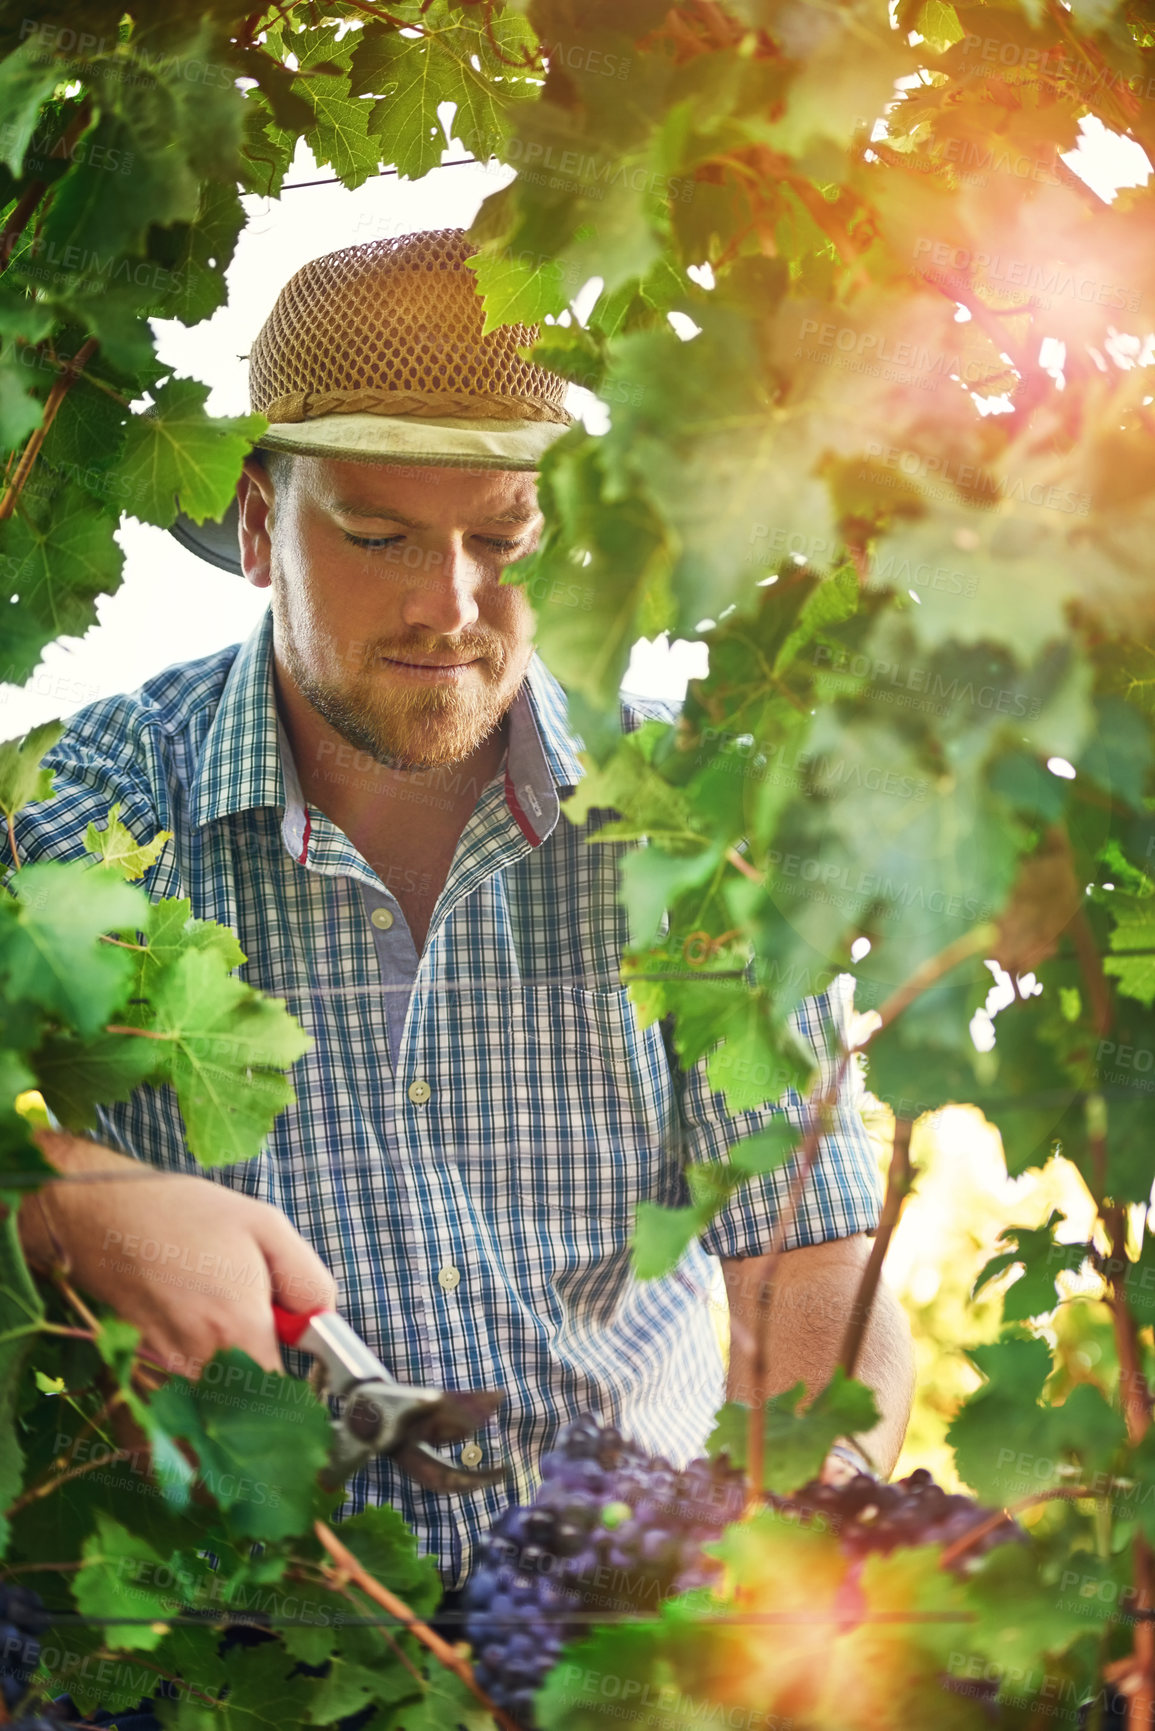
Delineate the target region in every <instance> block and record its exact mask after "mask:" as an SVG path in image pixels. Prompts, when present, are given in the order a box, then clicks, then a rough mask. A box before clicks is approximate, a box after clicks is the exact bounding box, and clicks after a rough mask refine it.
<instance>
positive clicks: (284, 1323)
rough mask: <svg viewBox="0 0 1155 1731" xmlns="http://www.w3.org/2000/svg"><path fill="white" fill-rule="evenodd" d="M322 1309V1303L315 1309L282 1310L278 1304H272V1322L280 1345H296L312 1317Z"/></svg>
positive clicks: (318, 1314) (319, 1313)
mask: <svg viewBox="0 0 1155 1731" xmlns="http://www.w3.org/2000/svg"><path fill="white" fill-rule="evenodd" d="M323 1309H324V1306H323V1305H318V1306H317V1308H316V1310H282V1308H281V1306H280V1305H279V1304H274V1306H273V1323H274V1326H275V1327H276V1330H277V1339H278V1340H279V1341H280V1343H281V1345H282V1346H296V1344H297V1342H298V1341H299V1340H300V1338H301V1336H302V1335H303V1334H304V1332H305V1330H306V1329H307V1328H308V1326H309V1324H310V1323H311V1322H312V1320H313V1318H314V1317H315V1316H320V1315H321V1313H322V1311H323Z"/></svg>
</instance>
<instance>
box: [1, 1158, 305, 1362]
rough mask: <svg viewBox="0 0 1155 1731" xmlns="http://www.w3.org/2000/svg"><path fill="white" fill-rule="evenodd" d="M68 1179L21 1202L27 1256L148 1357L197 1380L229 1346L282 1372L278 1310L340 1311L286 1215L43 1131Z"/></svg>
mask: <svg viewBox="0 0 1155 1731" xmlns="http://www.w3.org/2000/svg"><path fill="white" fill-rule="evenodd" d="M36 1141H37V1143H38V1144H39V1146H40V1148H41V1150H42V1151H43V1153H44V1156H45V1158H46V1159H47V1160H48V1161H49V1162H50V1164H51V1165H53V1166H54V1167H55V1168H56V1170H57V1171H58V1172H60V1173H62V1174H64V1175H65V1181H64V1182H62V1183H51V1182H50V1183H48V1184H46V1185H45V1186H44V1187H43V1189H41V1190H39V1191H37V1192H36V1193H35V1194H34V1195H32V1196H30V1197H28V1198H27V1200H26V1201H25V1202H23V1203H22V1204H21V1207H20V1212H19V1216H18V1223H19V1231H20V1238H21V1242H22V1244H23V1246H24V1253H25V1255H26V1256H27V1258H28V1260H29V1262H30V1263H31V1264H32V1266H33V1267H35V1268H40V1269H49V1268H52V1267H54V1266H59V1265H63V1266H64V1268H65V1269H66V1270H67V1272H68V1275H69V1278H70V1279H71V1280H72V1281H73V1282H74V1283H75V1284H76V1285H77V1286H79V1287H80V1288H81V1289H82V1290H83V1291H84V1292H86V1293H88V1294H89V1296H90V1297H92V1298H95V1299H99V1300H100V1301H101V1302H103V1303H104V1304H107V1305H108V1306H110V1308H111V1309H113V1310H115V1311H116V1313H117V1314H118V1315H119V1316H122V1317H124V1318H125V1320H126V1321H128V1322H132V1323H135V1325H136V1327H137V1328H139V1329H140V1331H141V1336H142V1338H141V1349H142V1351H143V1352H145V1353H146V1354H147V1355H148V1356H149V1358H151V1359H153V1360H155V1361H156V1362H158V1363H159V1364H160V1365H161V1366H163V1368H164V1369H165V1370H166V1371H170V1372H179V1373H180V1374H181V1375H183V1376H188V1377H190V1378H193V1379H194V1380H195V1378H196V1377H198V1376H199V1375H200V1373H201V1370H202V1369H203V1367H204V1365H205V1363H206V1362H207V1361H208V1360H209V1359H210V1358H211V1357H212V1356H213V1354H214V1353H215V1352H217V1351H219V1350H220V1349H221V1348H222V1347H229V1346H236V1347H240V1348H242V1349H243V1351H245V1352H247V1353H248V1354H249V1356H250V1357H251V1358H253V1359H255V1360H256V1362H257V1363H258V1364H259V1365H260V1366H261V1367H262V1368H263V1369H265V1370H281V1369H283V1365H282V1362H281V1354H280V1349H279V1347H278V1345H277V1338H276V1332H275V1329H274V1327H273V1313H272V1303H273V1299H274V1298H276V1300H277V1302H278V1303H279V1304H281V1305H283V1306H284V1308H285V1309H286V1310H316V1309H318V1308H325V1309H332V1308H333V1306H334V1303H335V1300H336V1292H337V1288H336V1283H335V1281H334V1280H333V1277H332V1275H331V1274H330V1273H329V1270H328V1269H327V1268H326V1267H325V1264H324V1263H323V1262H322V1261H321V1259H320V1257H319V1256H318V1255H317V1254H316V1252H315V1251H313V1250H312V1249H310V1247H309V1245H307V1244H306V1243H305V1241H304V1239H303V1238H302V1237H301V1236H300V1234H299V1233H298V1232H297V1230H296V1228H295V1227H293V1226H292V1225H291V1224H290V1222H289V1221H288V1219H287V1218H286V1216H285V1215H283V1214H281V1213H280V1212H279V1211H278V1210H277V1209H276V1208H271V1207H270V1206H269V1205H268V1203H265V1202H257V1201H255V1200H254V1199H253V1198H252V1197H251V1196H242V1195H239V1194H238V1193H237V1192H236V1191H234V1190H229V1189H227V1188H226V1187H225V1186H223V1185H220V1184H214V1183H212V1182H210V1180H208V1179H206V1178H195V1177H187V1176H185V1175H184V1174H183V1173H173V1172H154V1171H153V1170H152V1169H151V1168H149V1167H147V1166H144V1165H142V1163H141V1162H140V1161H139V1160H131V1159H129V1158H127V1157H126V1156H125V1155H123V1154H116V1153H114V1152H113V1151H112V1150H111V1149H110V1148H103V1147H101V1146H100V1145H99V1144H98V1143H95V1142H88V1141H85V1140H83V1139H82V1138H80V1137H77V1136H69V1135H65V1134H62V1133H58V1132H55V1131H49V1130H45V1131H41V1132H39V1133H38V1134H37V1136H36Z"/></svg>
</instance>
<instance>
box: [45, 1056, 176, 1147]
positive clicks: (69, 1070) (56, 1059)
mask: <svg viewBox="0 0 1155 1731" xmlns="http://www.w3.org/2000/svg"><path fill="white" fill-rule="evenodd" d="M163 1056H164V1055H163V1052H162V1051H161V1049H160V1047H159V1046H158V1043H157V1042H156V1041H155V1040H150V1039H146V1038H141V1037H140V1036H139V1035H134V1034H95V1035H92V1036H90V1037H89V1038H87V1039H78V1038H77V1037H76V1035H75V1034H71V1033H68V1032H66V1031H65V1032H56V1033H50V1034H48V1035H47V1036H46V1037H45V1039H44V1040H42V1042H41V1043H40V1045H39V1046H38V1047H37V1049H36V1051H35V1053H34V1054H33V1058H32V1062H33V1064H34V1065H35V1069H36V1085H37V1087H38V1088H39V1089H40V1092H41V1093H42V1094H43V1096H44V1099H45V1103H46V1104H47V1106H48V1107H49V1109H50V1110H51V1111H52V1112H54V1113H55V1115H56V1117H57V1118H59V1120H60V1122H61V1123H62V1124H63V1125H64V1127H65V1129H66V1130H91V1129H93V1128H94V1127H95V1125H96V1122H97V1119H96V1108H97V1106H107V1105H109V1104H111V1103H112V1102H113V1101H114V1100H127V1099H128V1097H129V1095H130V1094H131V1093H132V1092H133V1090H134V1089H136V1088H139V1086H140V1084H141V1083H142V1082H144V1081H147V1080H148V1078H149V1077H150V1076H152V1075H153V1074H154V1072H155V1071H156V1070H157V1068H158V1067H159V1066H160V1065H161V1063H162V1061H163Z"/></svg>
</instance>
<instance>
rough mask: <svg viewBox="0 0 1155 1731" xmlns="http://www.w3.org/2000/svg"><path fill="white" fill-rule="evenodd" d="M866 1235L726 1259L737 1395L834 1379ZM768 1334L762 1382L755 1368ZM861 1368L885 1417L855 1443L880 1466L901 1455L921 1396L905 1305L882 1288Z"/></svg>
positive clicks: (816, 1385) (811, 1387)
mask: <svg viewBox="0 0 1155 1731" xmlns="http://www.w3.org/2000/svg"><path fill="white" fill-rule="evenodd" d="M870 1242H871V1241H870V1239H869V1238H866V1237H864V1236H857V1237H854V1238H841V1239H832V1240H830V1241H829V1242H828V1243H824V1244H815V1245H810V1246H807V1247H806V1248H804V1249H801V1250H787V1251H784V1252H783V1253H782V1254H781V1255H780V1256H777V1257H764V1256H751V1257H742V1258H740V1259H738V1260H734V1261H724V1262H723V1264H722V1267H723V1271H724V1273H725V1276H726V1291H727V1295H728V1297H729V1301H730V1375H729V1386H728V1394H729V1398H730V1399H731V1400H740V1401H744V1402H745V1403H746V1404H748V1405H749V1404H752V1403H753V1402H754V1401H756V1400H758V1399H765V1398H767V1397H769V1396H770V1395H774V1394H781V1393H782V1392H783V1390H785V1389H788V1388H792V1387H793V1386H794V1385H795V1384H796V1383H798V1382H803V1383H805V1384H806V1387H807V1390H808V1393H809V1394H810V1395H814V1394H817V1393H818V1391H819V1390H820V1389H821V1388H823V1387H824V1386H825V1385H826V1383H827V1382H828V1381H829V1380H830V1376H831V1374H832V1372H833V1370H834V1367H835V1365H836V1364H837V1362H838V1358H839V1353H840V1350H841V1347H842V1340H843V1336H844V1335H845V1332H846V1326H847V1323H848V1322H849V1320H850V1317H851V1313H852V1310H853V1307H854V1302H855V1298H856V1295H857V1292H858V1286H859V1281H860V1279H861V1276H862V1268H863V1265H864V1264H865V1262H866V1259H867V1257H868V1256H869V1254H870ZM759 1336H760V1337H761V1342H762V1353H761V1367H762V1381H761V1383H760V1384H759V1383H758V1382H757V1380H756V1376H755V1367H756V1362H757V1357H758V1354H757V1343H758V1339H759ZM855 1376H856V1378H857V1380H858V1381H859V1382H864V1383H865V1384H866V1385H867V1387H868V1388H870V1389H871V1390H872V1391H873V1393H874V1398H875V1403H876V1405H877V1407H878V1411H879V1414H880V1419H879V1422H878V1424H877V1425H876V1426H875V1427H874V1429H873V1430H870V1431H867V1432H864V1433H861V1434H860V1435H859V1436H858V1438H857V1441H858V1442H859V1443H860V1445H861V1446H862V1448H864V1449H865V1450H866V1452H867V1454H868V1455H869V1456H870V1459H871V1460H872V1461H873V1462H874V1464H875V1466H876V1467H877V1469H878V1471H879V1472H880V1473H882V1474H883V1475H886V1474H889V1473H890V1471H891V1470H892V1468H893V1466H894V1463H895V1461H896V1460H897V1459H898V1455H899V1451H900V1449H901V1447H902V1439H903V1436H904V1435H905V1432H906V1426H907V1422H908V1420H909V1418H910V1408H911V1401H912V1399H913V1396H914V1350H913V1346H912V1343H911V1337H910V1328H909V1325H908V1323H907V1320H906V1316H905V1313H904V1312H903V1309H902V1307H901V1305H900V1304H899V1303H898V1300H897V1299H896V1298H895V1297H894V1294H893V1293H892V1292H890V1290H889V1289H888V1288H887V1287H885V1286H880V1287H879V1289H878V1292H877V1294H876V1296H875V1301H874V1304H873V1306H872V1307H871V1312H870V1317H869V1321H868V1323H867V1326H866V1331H865V1333H864V1335H863V1340H862V1346H861V1348H860V1350H859V1355H858V1363H857V1365H856V1367H855Z"/></svg>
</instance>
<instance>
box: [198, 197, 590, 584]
mask: <svg viewBox="0 0 1155 1731" xmlns="http://www.w3.org/2000/svg"><path fill="white" fill-rule="evenodd" d="M476 251H477V248H476V247H475V246H473V245H472V244H471V243H470V242H469V241H468V240H467V239H466V237H465V230H464V229H460V228H443V229H436V230H433V231H431V232H429V233H425V234H410V235H403V236H401V237H400V238H397V239H393V240H378V241H369V242H368V243H367V244H366V245H364V246H350V247H345V248H344V249H343V250H342V251H341V252H334V253H330V254H328V256H327V257H325V258H318V259H313V260H312V262H311V263H309V264H307V265H305V266H304V267H303V269H301V270H299V271H298V272H297V274H296V276H294V277H292V278H291V279H290V280H289V282H287V283H286V284H285V286H284V288H283V289H282V290H281V292H280V294H279V295H278V296H277V301H276V305H275V306H274V307H273V310H272V312H271V313H270V314H269V317H268V318H267V319H266V321H265V324H264V326H263V327H262V329H261V332H260V334H259V336H258V337H257V340H256V342H255V343H254V344H253V347H252V351H251V353H250V355H249V400H250V402H251V404H252V407H253V409H254V410H259V411H260V412H261V413H262V414H263V415H265V416H267V418H268V421H269V429H268V431H267V432H266V433H265V434H264V436H263V437H262V438H261V439H259V440H258V441H257V443H258V446H259V447H260V448H262V449H264V450H268V451H292V452H296V453H298V454H301V455H306V456H324V457H351V458H354V459H357V460H359V461H361V462H369V463H406V464H417V465H420V466H425V465H437V466H445V467H450V468H470V469H478V468H485V469H537V468H538V467H539V466H540V462H541V458H542V456H543V454H544V452H545V451H546V450H547V449H548V448H549V446H550V445H551V444H552V443H553V442H554V440H555V439H558V438H560V437H561V435H562V434H563V433H564V432H565V430H566V428H567V427H569V426H571V425H572V424H573V416H572V415H570V414H568V413H567V411H566V410H565V408H564V407H563V401H564V398H565V394H566V389H567V383H566V380H565V379H563V378H561V377H560V376H559V375H558V374H557V373H550V372H547V371H546V370H545V368H544V367H539V366H536V365H535V364H534V363H533V362H532V361H526V360H523V359H522V357H521V356H520V355H519V354H518V352H517V350H518V346H519V345H528V344H530V343H532V342H533V341H534V340H535V338H536V336H537V333H538V328H539V327H538V326H537V325H532V326H526V325H520V324H514V325H500V326H498V328H497V329H496V330H492V331H490V332H489V333H488V335H486V336H482V334H481V333H482V326H483V324H484V322H485V318H484V312H485V309H484V307H483V304H482V301H481V298H480V296H479V295H478V293H477V281H476V278H475V276H474V274H473V272H472V271H471V270H468V269H467V268H466V264H465V260H466V259H467V258H468V257H470V255H471V254H473V253H475V252H476ZM172 533H173V534H174V535H175V536H176V538H177V540H178V541H180V542H181V543H182V544H183V545H184V546H186V547H188V548H190V549H191V550H192V551H193V552H194V553H198V554H199V555H200V556H201V558H202V559H207V560H209V561H210V563H212V564H213V565H217V566H220V567H221V568H222V569H224V570H226V571H235V572H237V573H238V574H239V572H240V569H241V565H240V554H239V550H238V544H237V516H236V507H235V505H234V506H232V507H231V508H230V510H229V511H228V512H227V513H226V515H225V517H224V518H223V519H222V521H221V522H219V523H203V524H196V523H193V522H191V521H190V520H189V518H187V517H185V516H183V515H182V516H180V517H178V519H177V521H176V523H175V524H174V525H173V529H172Z"/></svg>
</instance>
